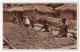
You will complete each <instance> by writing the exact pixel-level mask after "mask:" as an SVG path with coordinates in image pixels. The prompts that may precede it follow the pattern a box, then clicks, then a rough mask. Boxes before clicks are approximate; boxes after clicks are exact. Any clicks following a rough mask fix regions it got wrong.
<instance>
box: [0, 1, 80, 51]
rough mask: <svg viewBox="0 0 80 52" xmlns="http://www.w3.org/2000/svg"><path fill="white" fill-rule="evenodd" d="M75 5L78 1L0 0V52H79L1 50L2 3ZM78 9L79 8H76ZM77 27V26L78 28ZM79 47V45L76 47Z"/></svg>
mask: <svg viewBox="0 0 80 52" xmlns="http://www.w3.org/2000/svg"><path fill="white" fill-rule="evenodd" d="M59 2H60V3H71V2H72V3H75V2H80V1H79V0H55V1H54V0H1V1H0V10H1V11H0V52H2V51H3V52H10V51H11V52H13V51H14V52H17V51H20V52H23V51H27V52H29V51H30V52H32V51H33V52H44V51H45V52H50V51H51V52H53V51H54V52H55V51H56V52H60V51H61V52H64V51H65V52H79V51H80V49H79V51H76V50H73V51H72V50H69V51H68V50H67V51H66V50H2V40H3V39H2V36H3V5H2V4H3V3H59ZM79 6H80V4H79ZM78 9H80V8H78ZM77 13H78V14H80V11H79V12H77ZM78 14H77V16H78V18H77V22H78V23H77V27H78V28H79V26H80V25H79V22H80V21H79V20H80V18H79V15H78ZM78 25H79V26H78ZM79 30H80V28H79ZM79 34H80V32H78V35H79ZM79 37H80V36H78V38H79ZM79 43H80V38H79ZM78 46H79V45H78Z"/></svg>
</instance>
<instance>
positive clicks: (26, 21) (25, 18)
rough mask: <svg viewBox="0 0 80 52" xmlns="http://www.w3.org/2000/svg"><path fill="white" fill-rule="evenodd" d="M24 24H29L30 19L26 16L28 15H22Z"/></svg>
mask: <svg viewBox="0 0 80 52" xmlns="http://www.w3.org/2000/svg"><path fill="white" fill-rule="evenodd" d="M24 26H25V27H29V26H30V20H29V18H28V16H27V15H26V16H24Z"/></svg>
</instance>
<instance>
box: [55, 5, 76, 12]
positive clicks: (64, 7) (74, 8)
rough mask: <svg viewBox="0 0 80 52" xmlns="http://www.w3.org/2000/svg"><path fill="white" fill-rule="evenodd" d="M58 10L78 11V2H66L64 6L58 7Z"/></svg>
mask: <svg viewBox="0 0 80 52" xmlns="http://www.w3.org/2000/svg"><path fill="white" fill-rule="evenodd" d="M56 10H61V11H75V12H76V11H77V4H64V5H63V6H60V7H57V8H56Z"/></svg>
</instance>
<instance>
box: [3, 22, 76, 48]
mask: <svg viewBox="0 0 80 52" xmlns="http://www.w3.org/2000/svg"><path fill="white" fill-rule="evenodd" d="M3 36H4V37H5V38H6V39H7V40H8V42H9V43H10V44H12V45H13V46H14V47H16V48H17V49H72V48H74V49H77V40H75V39H71V38H67V37H62V38H57V37H53V36H54V34H51V33H49V32H42V31H38V28H37V27H35V28H25V27H24V26H20V25H17V24H13V23H10V22H3ZM71 46H72V47H71Z"/></svg>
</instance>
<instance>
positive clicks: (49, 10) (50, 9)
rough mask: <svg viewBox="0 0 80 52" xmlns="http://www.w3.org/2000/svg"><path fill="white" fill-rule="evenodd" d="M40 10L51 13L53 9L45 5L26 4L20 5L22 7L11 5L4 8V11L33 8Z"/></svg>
mask: <svg viewBox="0 0 80 52" xmlns="http://www.w3.org/2000/svg"><path fill="white" fill-rule="evenodd" d="M35 9H37V11H40V12H50V13H53V12H54V10H53V9H52V8H51V7H46V6H44V5H27V6H22V7H12V8H10V9H6V10H4V11H9V12H11V11H30V10H35Z"/></svg>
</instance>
